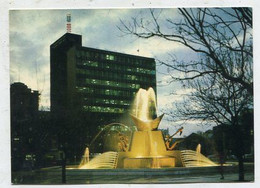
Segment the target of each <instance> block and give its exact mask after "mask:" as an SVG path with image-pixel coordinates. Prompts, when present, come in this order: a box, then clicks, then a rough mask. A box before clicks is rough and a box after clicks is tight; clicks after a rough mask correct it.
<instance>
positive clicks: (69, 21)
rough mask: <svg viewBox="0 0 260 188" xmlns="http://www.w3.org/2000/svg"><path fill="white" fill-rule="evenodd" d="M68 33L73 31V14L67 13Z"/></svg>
mask: <svg viewBox="0 0 260 188" xmlns="http://www.w3.org/2000/svg"><path fill="white" fill-rule="evenodd" d="M67 33H71V15H70V13H68V14H67Z"/></svg>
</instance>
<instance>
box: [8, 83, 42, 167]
mask: <svg viewBox="0 0 260 188" xmlns="http://www.w3.org/2000/svg"><path fill="white" fill-rule="evenodd" d="M10 102H11V107H10V111H11V159H12V169H13V170H17V169H20V168H24V167H26V166H28V164H27V163H28V162H29V161H30V162H31V161H32V160H33V157H34V156H35V155H34V154H35V150H36V146H35V144H34V143H35V142H34V131H35V130H36V129H37V123H36V122H37V119H38V107H39V92H38V91H32V90H31V89H30V88H28V87H27V86H26V85H25V84H23V83H21V82H15V83H13V84H11V88H10ZM30 162H29V163H30ZM29 166H30V167H31V165H29Z"/></svg>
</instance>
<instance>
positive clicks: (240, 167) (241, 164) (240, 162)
mask: <svg viewBox="0 0 260 188" xmlns="http://www.w3.org/2000/svg"><path fill="white" fill-rule="evenodd" d="M238 174H239V178H238V180H239V181H244V180H245V173H244V160H243V156H242V155H241V156H238Z"/></svg>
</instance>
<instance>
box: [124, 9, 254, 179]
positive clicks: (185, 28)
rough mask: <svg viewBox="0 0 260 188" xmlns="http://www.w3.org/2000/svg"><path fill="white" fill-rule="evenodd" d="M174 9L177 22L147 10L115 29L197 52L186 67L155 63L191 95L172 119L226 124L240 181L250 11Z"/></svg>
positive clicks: (249, 103) (248, 95) (249, 89)
mask: <svg viewBox="0 0 260 188" xmlns="http://www.w3.org/2000/svg"><path fill="white" fill-rule="evenodd" d="M178 10H179V13H180V15H181V19H180V20H179V21H176V20H174V18H165V19H164V18H161V17H160V16H161V15H162V14H161V13H162V10H160V11H157V10H155V9H151V10H150V18H142V17H141V18H140V17H135V18H132V20H131V21H129V22H127V21H121V26H119V29H120V30H121V31H122V32H123V33H125V34H132V35H135V36H137V37H139V38H144V39H149V38H153V37H159V38H162V39H163V40H167V41H172V42H176V43H179V44H182V45H184V46H185V47H187V48H188V49H190V50H193V51H194V52H197V53H198V57H199V58H198V60H193V61H190V62H182V61H179V60H177V59H176V58H173V59H171V61H168V62H163V61H160V60H158V62H159V63H160V64H162V65H165V66H167V67H168V73H169V75H170V76H171V78H172V80H173V81H181V83H182V84H183V86H184V87H186V88H188V89H190V91H191V92H190V94H189V95H187V96H186V97H185V99H184V101H181V103H180V104H178V103H177V104H176V107H177V111H176V112H172V113H170V115H172V116H173V117H174V119H175V120H189V121H190V120H200V121H201V122H206V123H211V124H212V123H215V124H216V125H218V124H229V125H230V126H231V128H232V129H233V130H234V131H233V132H232V138H233V140H234V142H235V143H236V144H235V145H234V146H235V147H237V149H235V148H234V151H237V152H236V156H237V158H238V161H239V180H241V181H242V180H244V169H243V155H244V153H245V151H244V148H245V143H244V140H243V139H241V138H242V136H243V129H242V128H241V126H240V125H241V117H242V113H243V111H244V110H245V109H250V108H251V109H252V108H253V51H252V40H253V39H252V9H250V8H214V9H210V8H196V9H185V8H182V9H178ZM172 57H174V56H172ZM239 148H240V149H241V150H239ZM242 148H243V149H242ZM238 151H239V152H238Z"/></svg>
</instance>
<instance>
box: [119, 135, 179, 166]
mask: <svg viewBox="0 0 260 188" xmlns="http://www.w3.org/2000/svg"><path fill="white" fill-rule="evenodd" d="M121 155H123V156H124V157H123V156H122V160H121V163H122V164H121V165H122V167H123V168H160V167H175V157H174V156H173V155H172V152H171V151H167V150H166V147H165V143H164V139H163V135H162V132H161V131H136V132H134V134H133V137H132V141H131V145H130V148H129V151H128V152H125V153H124V154H123V153H122V154H121ZM121 155H120V154H119V156H121ZM121 165H120V166H121Z"/></svg>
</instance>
